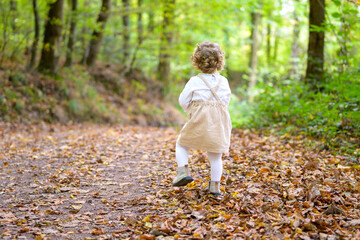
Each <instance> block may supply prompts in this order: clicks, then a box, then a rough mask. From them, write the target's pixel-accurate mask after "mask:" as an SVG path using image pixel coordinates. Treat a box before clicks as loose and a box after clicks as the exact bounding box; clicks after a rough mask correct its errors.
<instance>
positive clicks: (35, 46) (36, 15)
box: [27, 0, 40, 71]
mask: <svg viewBox="0 0 360 240" xmlns="http://www.w3.org/2000/svg"><path fill="white" fill-rule="evenodd" d="M32 6H33V12H34V30H35V31H34V33H35V34H34V40H33V43H32V46H31V57H30V62H29V65H28V66H27V70H28V71H31V70H32V69H33V68H34V67H35V64H36V56H37V49H38V44H39V39H40V18H39V11H38V6H37V0H32Z"/></svg>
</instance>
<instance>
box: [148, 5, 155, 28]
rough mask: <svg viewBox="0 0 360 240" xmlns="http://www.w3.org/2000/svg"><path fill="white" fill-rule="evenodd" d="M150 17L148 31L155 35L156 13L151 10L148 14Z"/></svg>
mask: <svg viewBox="0 0 360 240" xmlns="http://www.w3.org/2000/svg"><path fill="white" fill-rule="evenodd" d="M148 15H149V16H148V17H149V22H148V26H147V29H148V32H149V33H153V32H154V28H155V23H154V11H152V10H150V11H149V12H148Z"/></svg>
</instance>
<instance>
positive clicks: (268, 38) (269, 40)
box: [266, 14, 271, 67]
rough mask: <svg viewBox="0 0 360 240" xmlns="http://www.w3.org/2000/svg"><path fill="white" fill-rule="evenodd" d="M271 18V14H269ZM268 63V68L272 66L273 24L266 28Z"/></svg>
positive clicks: (268, 24)
mask: <svg viewBox="0 0 360 240" xmlns="http://www.w3.org/2000/svg"><path fill="white" fill-rule="evenodd" d="M269 16H270V14H269ZM266 62H267V65H268V67H270V66H271V22H270V21H269V22H268V23H267V26H266Z"/></svg>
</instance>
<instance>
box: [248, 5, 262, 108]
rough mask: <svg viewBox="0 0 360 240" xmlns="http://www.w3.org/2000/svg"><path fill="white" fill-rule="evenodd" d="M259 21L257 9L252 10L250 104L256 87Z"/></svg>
mask: <svg viewBox="0 0 360 240" xmlns="http://www.w3.org/2000/svg"><path fill="white" fill-rule="evenodd" d="M259 7H260V5H259ZM259 20H260V12H259V9H254V11H252V12H251V35H250V38H251V51H250V61H249V68H250V81H249V87H248V94H249V101H250V102H252V100H253V88H254V87H255V85H256V75H257V62H258V56H257V51H258V48H259V42H258V31H259Z"/></svg>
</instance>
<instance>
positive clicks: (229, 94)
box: [224, 77, 231, 106]
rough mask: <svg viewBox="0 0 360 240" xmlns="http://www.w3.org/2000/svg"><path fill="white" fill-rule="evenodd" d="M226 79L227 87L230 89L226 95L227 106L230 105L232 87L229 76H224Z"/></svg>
mask: <svg viewBox="0 0 360 240" xmlns="http://www.w3.org/2000/svg"><path fill="white" fill-rule="evenodd" d="M224 80H225V83H226V88H227V90H228V91H227V93H226V96H225V104H226V106H229V103H230V99H231V89H230V86H229V81H228V80H227V78H225V77H224Z"/></svg>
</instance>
